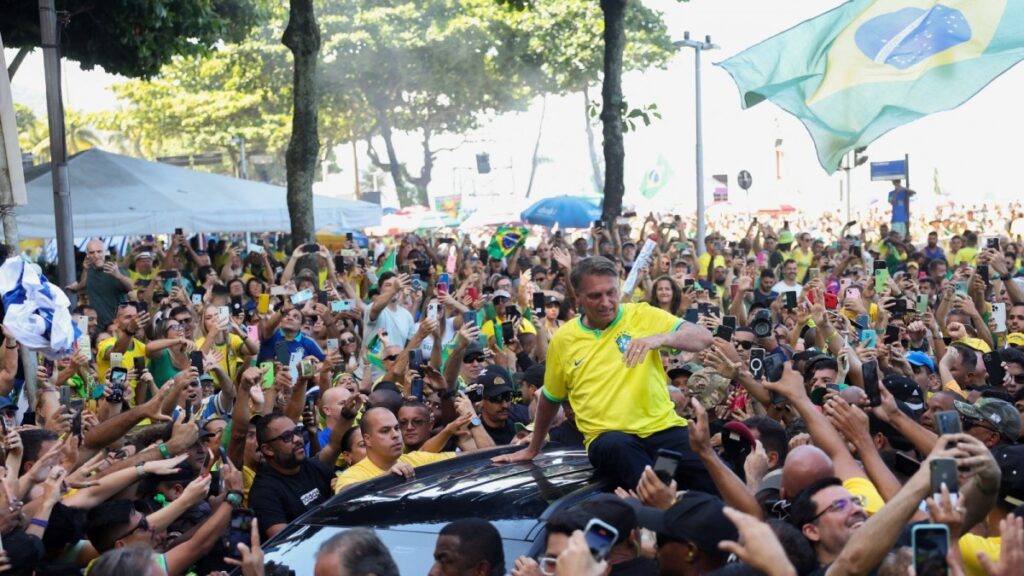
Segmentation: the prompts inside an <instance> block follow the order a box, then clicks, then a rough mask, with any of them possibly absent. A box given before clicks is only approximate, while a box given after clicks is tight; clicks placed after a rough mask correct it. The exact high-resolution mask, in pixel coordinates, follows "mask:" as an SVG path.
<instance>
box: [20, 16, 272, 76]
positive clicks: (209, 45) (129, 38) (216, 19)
mask: <svg viewBox="0 0 1024 576" xmlns="http://www.w3.org/2000/svg"><path fill="white" fill-rule="evenodd" d="M263 2H266V0H102V1H97V0H63V1H61V2H60V3H59V8H60V12H59V13H58V17H59V18H60V19H61V22H62V24H63V26H62V27H61V31H60V38H61V55H62V56H63V57H65V58H68V59H71V60H74V61H76V62H78V63H80V64H81V66H82V68H84V69H86V70H91V69H92V68H93V67H95V66H102V67H103V69H104V70H106V71H107V72H110V73H112V74H121V75H124V76H128V77H131V78H137V77H151V76H154V75H155V74H156V73H157V72H159V71H160V68H161V66H163V65H164V64H167V63H168V62H170V60H171V58H172V57H173V56H175V55H178V54H203V53H206V52H208V51H209V50H211V49H213V48H214V47H215V46H216V45H217V44H218V43H220V42H222V41H234V40H240V39H242V38H243V37H245V34H246V33H247V32H248V30H249V28H251V27H252V25H253V24H255V23H256V22H257V20H258V19H259V13H260V8H261V6H262V3H263ZM0 36H3V38H4V44H5V45H6V46H7V47H8V48H19V49H20V51H19V55H21V57H22V58H23V57H24V56H23V54H25V53H27V52H28V51H31V50H32V49H34V48H37V47H39V45H40V42H41V38H42V37H41V34H40V30H39V2H38V0H7V1H6V2H3V3H2V4H0ZM12 75H13V74H12Z"/></svg>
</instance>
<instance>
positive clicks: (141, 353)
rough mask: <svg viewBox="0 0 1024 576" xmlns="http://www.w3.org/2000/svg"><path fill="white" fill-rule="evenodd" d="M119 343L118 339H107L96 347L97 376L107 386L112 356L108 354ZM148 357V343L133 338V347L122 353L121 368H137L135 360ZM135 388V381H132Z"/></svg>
mask: <svg viewBox="0 0 1024 576" xmlns="http://www.w3.org/2000/svg"><path fill="white" fill-rule="evenodd" d="M116 343H117V338H107V339H106V340H103V341H102V342H100V343H99V345H97V346H96V374H97V376H99V380H100V382H103V383H104V384H106V382H107V370H110V356H109V355H108V354H107V353H108V352H109V351H110V350H111V349H112V348H113V347H114V344H116ZM145 357H146V343H145V342H143V341H142V340H139V339H138V338H132V345H131V347H129V348H128V350H125V351H124V352H122V353H121V366H122V367H124V368H126V369H128V370H131V369H132V368H134V367H135V358H145ZM131 385H132V386H133V387H134V386H135V380H132V381H131Z"/></svg>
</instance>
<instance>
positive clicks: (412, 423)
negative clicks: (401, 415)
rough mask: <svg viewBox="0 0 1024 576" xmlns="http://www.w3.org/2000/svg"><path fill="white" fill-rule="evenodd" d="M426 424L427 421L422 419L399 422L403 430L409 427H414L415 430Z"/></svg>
mask: <svg viewBox="0 0 1024 576" xmlns="http://www.w3.org/2000/svg"><path fill="white" fill-rule="evenodd" d="M426 423H427V421H426V420H424V419H422V418H416V419H415V420H399V421H398V425H399V426H401V427H402V428H408V427H409V426H413V427H415V428H419V427H420V426H423V425H425V424H426Z"/></svg>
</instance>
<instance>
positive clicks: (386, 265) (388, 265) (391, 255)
mask: <svg viewBox="0 0 1024 576" xmlns="http://www.w3.org/2000/svg"><path fill="white" fill-rule="evenodd" d="M397 253H398V251H397V250H391V251H390V252H388V255H387V257H386V258H384V261H383V262H381V264H380V270H377V275H378V276H380V275H381V274H383V273H385V272H395V268H397V267H398V265H397V264H395V257H396V255H397Z"/></svg>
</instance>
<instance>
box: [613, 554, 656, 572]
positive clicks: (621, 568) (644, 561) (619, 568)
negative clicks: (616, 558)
mask: <svg viewBox="0 0 1024 576" xmlns="http://www.w3.org/2000/svg"><path fill="white" fill-rule="evenodd" d="M657 573H658V563H657V562H655V561H654V560H652V559H650V558H633V559H631V560H627V561H625V562H620V563H618V564H612V571H611V572H609V573H608V574H609V576H655V575H656V574H657Z"/></svg>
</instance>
